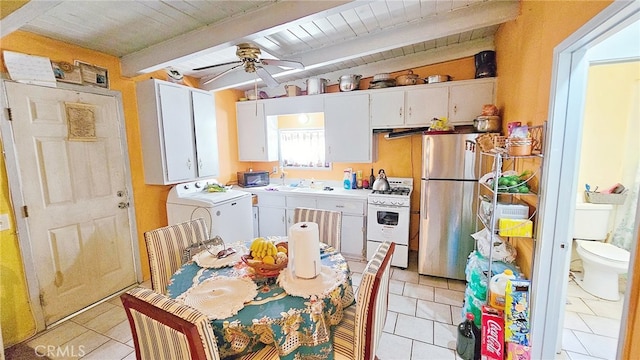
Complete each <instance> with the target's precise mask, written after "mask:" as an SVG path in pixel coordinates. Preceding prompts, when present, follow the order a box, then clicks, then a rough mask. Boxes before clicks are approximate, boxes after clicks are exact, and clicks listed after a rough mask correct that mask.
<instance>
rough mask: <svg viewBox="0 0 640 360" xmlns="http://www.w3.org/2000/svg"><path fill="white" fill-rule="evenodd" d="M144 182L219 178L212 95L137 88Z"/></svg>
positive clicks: (168, 87) (148, 83)
mask: <svg viewBox="0 0 640 360" xmlns="http://www.w3.org/2000/svg"><path fill="white" fill-rule="evenodd" d="M136 93H137V100H138V117H139V120H140V134H141V138H142V139H141V140H142V155H143V163H144V175H145V182H146V183H147V184H159V185H164V184H175V183H178V182H183V181H189V180H194V179H197V178H202V177H209V176H216V175H218V169H219V165H218V134H217V130H216V113H215V100H214V97H213V95H212V94H211V93H209V92H206V91H202V90H198V89H194V88H190V87H187V86H182V85H178V84H174V83H170V82H167V81H162V80H156V79H149V80H145V81H142V82H139V83H138V84H137V86H136Z"/></svg>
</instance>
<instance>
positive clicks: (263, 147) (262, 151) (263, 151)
mask: <svg viewBox="0 0 640 360" xmlns="http://www.w3.org/2000/svg"><path fill="white" fill-rule="evenodd" d="M261 149H262V153H263V154H264V146H263V147H261Z"/></svg>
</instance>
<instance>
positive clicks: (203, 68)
mask: <svg viewBox="0 0 640 360" xmlns="http://www.w3.org/2000/svg"><path fill="white" fill-rule="evenodd" d="M241 62H242V61H241V60H236V61H229V62H226V63H222V64H215V65H209V66H203V67H199V68H195V69H193V71H199V70H205V69H211V68H214V67H218V66H224V65H231V64H239V63H241Z"/></svg>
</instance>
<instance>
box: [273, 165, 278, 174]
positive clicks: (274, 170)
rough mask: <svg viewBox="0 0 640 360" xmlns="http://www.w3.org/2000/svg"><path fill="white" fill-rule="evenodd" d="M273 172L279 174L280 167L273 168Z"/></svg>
mask: <svg viewBox="0 0 640 360" xmlns="http://www.w3.org/2000/svg"><path fill="white" fill-rule="evenodd" d="M272 172H273V173H274V174H277V173H278V167H277V166H274V167H273V171H272Z"/></svg>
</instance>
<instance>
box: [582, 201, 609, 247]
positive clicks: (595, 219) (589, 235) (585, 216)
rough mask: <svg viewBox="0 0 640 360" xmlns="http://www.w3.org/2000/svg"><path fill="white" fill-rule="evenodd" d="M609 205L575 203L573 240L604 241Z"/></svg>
mask: <svg viewBox="0 0 640 360" xmlns="http://www.w3.org/2000/svg"><path fill="white" fill-rule="evenodd" d="M611 210H613V205H610V204H592V203H576V211H575V215H574V227H573V238H574V239H584V240H600V241H602V240H605V239H606V238H607V233H608V232H609V216H610V215H611Z"/></svg>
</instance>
